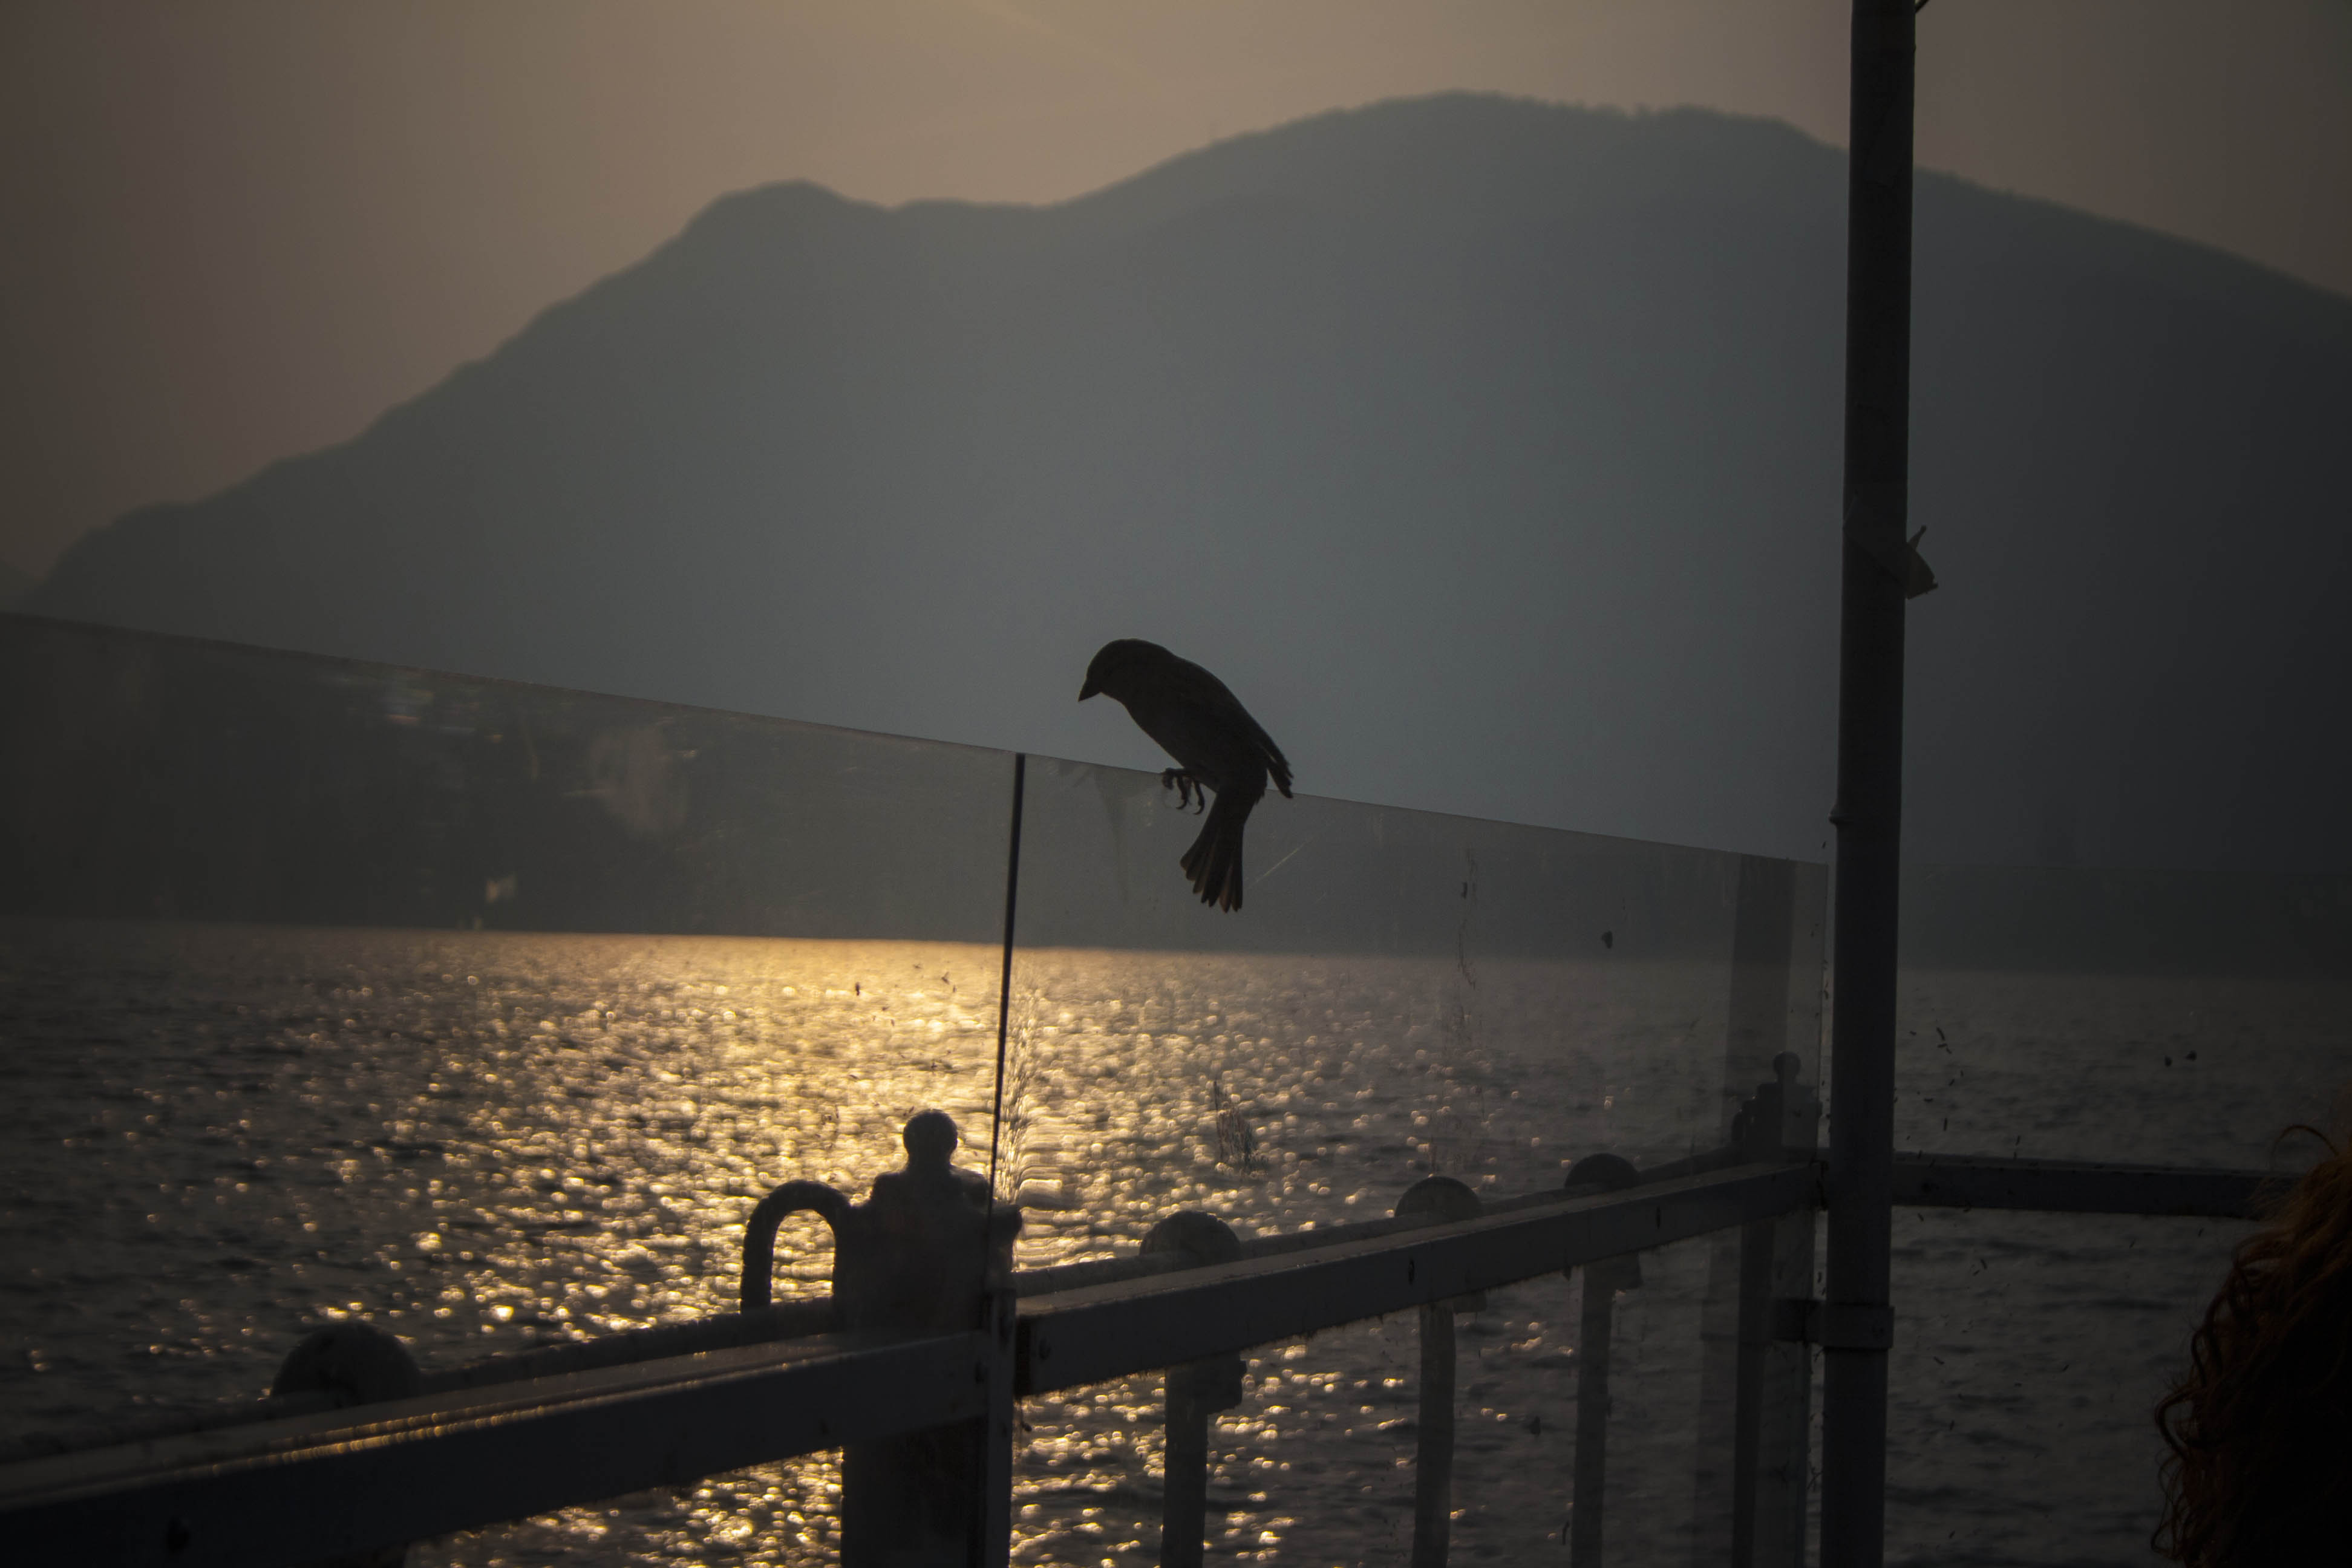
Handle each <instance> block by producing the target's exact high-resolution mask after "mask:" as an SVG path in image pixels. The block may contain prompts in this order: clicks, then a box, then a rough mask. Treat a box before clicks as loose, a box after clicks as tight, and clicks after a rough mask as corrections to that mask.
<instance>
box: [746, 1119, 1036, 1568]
mask: <svg viewBox="0 0 2352 1568" xmlns="http://www.w3.org/2000/svg"><path fill="white" fill-rule="evenodd" d="M905 1142H906V1146H907V1163H906V1166H905V1167H904V1168H903V1169H901V1170H897V1171H887V1172H885V1173H882V1174H881V1175H879V1176H877V1177H875V1178H874V1192H873V1194H872V1195H871V1196H870V1197H868V1198H867V1199H866V1202H865V1203H863V1204H853V1203H851V1202H850V1201H849V1200H848V1198H847V1197H845V1196H844V1195H843V1194H841V1193H840V1192H839V1191H838V1190H836V1189H835V1188H833V1187H830V1186H827V1185H826V1184H824V1183H822V1182H786V1183H785V1184H782V1186H780V1187H778V1188H776V1189H775V1191H773V1192H772V1193H770V1194H768V1195H767V1197H766V1198H764V1199H762V1200H761V1203H760V1205H759V1206H758V1207H757V1208H755V1209H754V1210H753V1211H752V1214H751V1222H750V1223H749V1224H748V1225H747V1226H746V1227H745V1231H744V1237H743V1259H744V1275H743V1281H742V1289H741V1298H740V1299H741V1301H742V1303H743V1306H744V1309H745V1310H752V1309H755V1308H758V1307H762V1306H765V1305H767V1301H768V1296H769V1293H770V1292H769V1283H768V1276H769V1272H770V1269H771V1268H772V1264H773V1259H774V1247H775V1234H776V1226H777V1225H778V1223H779V1222H780V1221H782V1218H783V1217H784V1215H788V1214H793V1213H796V1212H800V1211H808V1212H811V1213H814V1214H817V1215H821V1216H822V1217H823V1218H824V1220H825V1221H826V1222H827V1224H829V1225H830V1226H832V1227H833V1294H834V1300H835V1301H836V1302H837V1303H838V1304H839V1306H840V1309H841V1319H842V1326H843V1327H844V1328H845V1329H853V1330H878V1331H886V1332H890V1333H900V1334H925V1333H932V1334H939V1333H952V1332H956V1331H962V1330H970V1329H983V1330H986V1331H989V1332H990V1334H991V1343H992V1345H997V1346H999V1347H1000V1349H1001V1351H1002V1353H1001V1354H999V1355H998V1356H996V1357H995V1358H994V1359H995V1360H996V1361H998V1362H1001V1363H1003V1365H1002V1366H1000V1367H999V1368H998V1373H999V1375H998V1376H997V1377H995V1378H993V1379H992V1394H993V1395H994V1397H992V1399H991V1401H990V1405H991V1415H990V1416H988V1417H986V1418H983V1419H982V1420H977V1421H963V1422H958V1423H956V1424H954V1425H952V1426H936V1427H932V1428H930V1429H929V1430H928V1431H923V1432H913V1433H908V1434H906V1435H904V1436H896V1437H886V1438H881V1439H877V1440H876V1441H873V1442H868V1443H851V1444H846V1445H845V1446H844V1447H843V1448H842V1451H841V1561H842V1563H843V1568H885V1565H887V1568H968V1565H969V1564H970V1563H974V1562H983V1563H984V1562H989V1561H997V1562H1002V1561H1003V1554H1004V1541H1003V1536H1004V1533H1005V1532H1006V1531H1008V1530H1009V1528H1010V1517H1011V1516H1010V1513H1009V1511H1008V1505H1009V1500H1010V1484H1011V1472H1010V1467H1011V1447H1010V1445H1011V1441H1012V1416H1011V1410H1010V1400H1011V1386H1012V1385H1011V1382H1010V1366H1011V1363H1010V1359H1009V1358H1010V1355H1011V1342H1012V1336H1011V1331H1010V1323H1011V1321H1012V1310H1011V1301H1010V1290H1009V1289H1007V1287H1006V1283H1005V1282H1006V1280H1007V1279H1009V1277H1010V1275H1011V1273H1012V1268H1013V1237H1015V1236H1016V1235H1017V1234H1018V1233H1019V1232H1020V1229H1021V1211H1020V1210H1019V1209H1017V1208H1014V1207H1013V1206H1012V1205H1007V1204H992V1203H991V1201H990V1197H989V1191H988V1183H987V1180H986V1178H984V1177H982V1176H981V1175H980V1174H979V1173H976V1172H972V1171H966V1170H961V1169H959V1168H957V1167H956V1166H955V1165H954V1164H953V1163H951V1162H952V1159H953V1156H954V1154H955V1149H956V1142H957V1134H956V1125H955V1122H954V1121H951V1120H950V1118H949V1117H948V1115H947V1113H946V1112H945V1111H940V1110H926V1111H922V1112H920V1113H919V1114H918V1115H916V1116H915V1117H913V1118H912V1119H910V1120H909V1121H908V1123H907V1128H906V1133H905ZM1000 1404H1002V1405H1005V1406H1006V1408H1005V1409H1003V1410H1002V1411H999V1410H997V1409H996V1408H995V1406H996V1405H1000ZM1000 1448H1001V1449H1003V1452H1002V1453H1000V1452H999V1451H998V1450H999V1449H1000ZM998 1490H1003V1492H1004V1495H1003V1496H992V1495H991V1494H992V1492H995V1491H998Z"/></svg>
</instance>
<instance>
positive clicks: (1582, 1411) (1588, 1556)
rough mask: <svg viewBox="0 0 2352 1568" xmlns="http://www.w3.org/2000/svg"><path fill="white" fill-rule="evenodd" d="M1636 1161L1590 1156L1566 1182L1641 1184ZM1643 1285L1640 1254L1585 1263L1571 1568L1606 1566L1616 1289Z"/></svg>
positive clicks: (1610, 1186)
mask: <svg viewBox="0 0 2352 1568" xmlns="http://www.w3.org/2000/svg"><path fill="white" fill-rule="evenodd" d="M1641 1181H1642V1175H1641V1173H1640V1172H1638V1171H1636V1170H1635V1169H1634V1168H1633V1162H1631V1161H1629V1160H1626V1159H1624V1158H1622V1156H1619V1155H1616V1154H1587V1155H1586V1156H1584V1158H1583V1159H1581V1160H1579V1161H1578V1162H1577V1163H1575V1164H1573V1165H1570V1167H1569V1168H1568V1180H1567V1181H1566V1182H1565V1183H1564V1184H1563V1185H1565V1186H1567V1187H1569V1188H1570V1189H1571V1190H1572V1189H1575V1188H1578V1187H1590V1188H1596V1189H1598V1190H1600V1191H1602V1192H1622V1191H1624V1190H1625V1189H1626V1188H1627V1187H1632V1186H1638V1185H1640V1184H1641ZM1641 1283H1642V1259H1641V1258H1640V1257H1639V1256H1638V1255H1635V1254H1630V1253H1629V1254H1627V1255H1626V1256H1624V1257H1622V1258H1599V1259H1597V1260H1595V1261H1593V1262H1591V1263H1588V1264H1586V1265H1585V1266H1584V1308H1583V1311H1582V1313H1581V1321H1580V1322H1579V1323H1578V1325H1577V1334H1576V1480H1575V1490H1574V1493H1573V1494H1572V1500H1571V1501H1570V1505H1569V1507H1570V1512H1569V1520H1568V1530H1569V1533H1568V1562H1569V1568H1601V1515H1602V1498H1603V1496H1604V1495H1605V1493H1606V1492H1607V1489H1608V1483H1609V1341H1610V1336H1611V1331H1612V1328H1613V1327H1614V1322H1615V1316H1616V1307H1617V1292H1618V1291H1620V1290H1631V1289H1634V1288H1635V1287H1637V1286H1639V1285H1640V1284H1641Z"/></svg>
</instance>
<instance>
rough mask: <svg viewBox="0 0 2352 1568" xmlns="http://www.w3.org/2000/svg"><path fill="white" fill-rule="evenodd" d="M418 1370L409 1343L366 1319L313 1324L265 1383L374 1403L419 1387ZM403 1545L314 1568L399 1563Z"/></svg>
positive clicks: (280, 1393) (278, 1393) (384, 1567)
mask: <svg viewBox="0 0 2352 1568" xmlns="http://www.w3.org/2000/svg"><path fill="white" fill-rule="evenodd" d="M421 1377H422V1374H421V1373H419V1372H418V1370H417V1366H416V1361H415V1357H413V1356H411V1355H410V1354H409V1353H408V1347H407V1346H406V1345H404V1344H402V1343H401V1342H400V1341H398V1340H397V1339H395V1338H394V1337H393V1336H392V1335H390V1334H388V1333H386V1332H384V1331H383V1330H382V1329H379V1328H375V1327H373V1326H371V1325H369V1324H367V1323H331V1324H329V1325H328V1326H327V1327H325V1328H323V1329H314V1330H312V1331H310V1333H308V1334H306V1335H304V1336H303V1338H302V1342H301V1343H299V1344H298V1345H296V1346H295V1347H294V1348H293V1349H292V1350H291V1351H289V1352H287V1354H286V1359H285V1361H284V1362H282V1363H279V1365H278V1376H277V1378H276V1380H275V1381H273V1382H272V1383H271V1384H270V1385H269V1394H270V1397H271V1398H273V1399H282V1398H284V1397H286V1396H287V1395H289V1394H331V1395H332V1396H333V1398H334V1401H335V1403H336V1404H337V1405H376V1404H381V1403H382V1402H383V1401H384V1400H387V1399H404V1398H406V1397H408V1396H409V1395H410V1394H415V1393H416V1392H417V1388H418V1385H419V1383H420V1381H421ZM407 1561H408V1548H407V1547H406V1546H387V1547H383V1548H382V1549H381V1550H378V1551H374V1552H354V1553H352V1555H350V1556H348V1557H334V1558H330V1559H328V1560H326V1561H325V1562H322V1563H317V1564H316V1565H315V1568H402V1564H404V1563H406V1562H407Z"/></svg>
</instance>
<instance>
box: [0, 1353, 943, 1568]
mask: <svg viewBox="0 0 2352 1568" xmlns="http://www.w3.org/2000/svg"><path fill="white" fill-rule="evenodd" d="M987 1360H988V1345H987V1341H986V1339H985V1338H984V1337H983V1336H982V1335H981V1334H979V1333H977V1332H973V1333H959V1334H948V1335H942V1336H940V1337H938V1338H932V1339H921V1340H914V1341H906V1342H898V1343H892V1344H869V1343H861V1342H857V1341H856V1340H855V1339H853V1338H851V1337H849V1336H830V1335H829V1336H823V1337H819V1338H815V1339H803V1340H791V1341H778V1342H772V1343H767V1344H758V1345H747V1346H742V1347H739V1348H737V1349H733V1350H723V1351H708V1352H700V1353H698V1354H694V1355H686V1356H667V1357H664V1358H662V1359H660V1360H656V1361H649V1362H640V1363H636V1364H635V1365H632V1366H623V1367H607V1368H602V1369H599V1370H596V1371H593V1372H579V1373H564V1374H562V1375H559V1376H554V1377H544V1378H532V1379H528V1380H525V1381H523V1382H520V1383H509V1384H499V1385H498V1386H496V1387H493V1388H488V1389H478V1390H472V1391H467V1392H466V1393H463V1394H456V1395H452V1394H431V1395H425V1396H422V1397H418V1398H414V1399H403V1400H395V1401H391V1402H387V1403H385V1404H382V1405H367V1406H364V1407H362V1408H360V1409H354V1410H341V1411H337V1412H334V1413H333V1414H331V1415H307V1416H297V1417H293V1418H290V1419H285V1420H278V1421H267V1422H260V1423H256V1424H254V1425H250V1426H240V1427H236V1428H234V1429H230V1430H226V1431H214V1432H200V1433H194V1434H190V1435H188V1436H179V1437H172V1438H165V1439H163V1440H160V1441H156V1442H152V1443H139V1444H131V1445H126V1446H123V1447H113V1448H102V1449H98V1450H95V1451H92V1452H88V1453H80V1454H67V1455H58V1456H57V1457H54V1458H45V1459H28V1460H25V1461H22V1462H20V1463H18V1464H15V1465H11V1466H8V1467H6V1468H5V1470H0V1540H5V1542H7V1557H8V1560H9V1561H11V1562H19V1563H169V1564H172V1565H173V1568H209V1565H215V1564H217V1565H219V1568H240V1565H241V1568H269V1565H271V1564H283V1565H287V1568H293V1565H298V1564H302V1563H319V1562H322V1561H328V1560H331V1559H335V1558H340V1557H346V1556H351V1555H354V1554H357V1553H361V1552H372V1551H375V1550H378V1549H381V1548H385V1547H393V1546H398V1545H400V1544H401V1543H403V1542H408V1541H413V1540H415V1539H418V1538H420V1537H424V1536H430V1535H439V1534H443V1533H446V1531H453V1530H464V1529H469V1528H472V1527H475V1526H478V1525H484V1524H491V1523H495V1522H497V1521H501V1520H509V1519H521V1518H527V1517H529V1516H530V1515H531V1514H535V1513H543V1512H545V1511H547V1510H550V1509H555V1508H563V1507H567V1506H570V1505H572V1504H577V1503H588V1502H594V1501H597V1500H601V1499H604V1498H610V1497H615V1496H618V1495H620V1494H622V1493H625V1492H631V1491H636V1490H639V1489H643V1488H646V1487H652V1486H667V1485H677V1484H681V1483H684V1482H688V1481H692V1480H695V1479H698V1478H700V1477H703V1476H708V1475H714V1474H717V1473H718V1472H719V1471H722V1470H731V1469H738V1468H741V1467H743V1466H745V1465H752V1464H759V1463H761V1462H763V1461H766V1460H772V1459H781V1458H790V1457H791V1456H793V1455H794V1454H803V1453H807V1452H809V1451H811V1450H813V1449H817V1448H827V1447H835V1446H838V1445H839V1444H842V1443H844V1442H857V1441H862V1440H864V1439H866V1438H870V1437H877V1436H887V1435H889V1434H891V1433H896V1432H907V1431H915V1430H919V1429H921V1428H923V1427H926V1426H940V1425H943V1424H945V1423H948V1422H951V1421H961V1420H969V1419H971V1418H973V1417H975V1416H978V1415H981V1414H982V1412H983V1410H984V1408H985V1405H986V1395H987V1381H986V1373H987Z"/></svg>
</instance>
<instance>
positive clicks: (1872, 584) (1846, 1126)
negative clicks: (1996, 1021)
mask: <svg viewBox="0 0 2352 1568" xmlns="http://www.w3.org/2000/svg"><path fill="white" fill-rule="evenodd" d="M1915 39H1916V26H1915V21H1914V3H1913V0H1854V6H1853V58H1852V62H1851V63H1852V78H1851V82H1852V86H1851V102H1850V106H1849V107H1850V115H1851V122H1850V134H1849V141H1850V153H1849V156H1848V160H1847V180H1846V201H1847V219H1846V360H1845V484H1844V490H1845V494H1844V535H1845V547H1844V561H1843V597H1842V604H1841V618H1840V647H1839V667H1838V797H1837V807H1836V809H1835V810H1834V811H1833V812H1832V821H1834V822H1835V823H1836V825H1837V931H1836V950H1835V951H1836V960H1835V969H1834V974H1835V984H1836V987H1837V993H1836V1000H1835V1009H1836V1010H1835V1023H1834V1026H1833V1030H1832V1037H1831V1039H1832V1044H1831V1070H1832V1074H1833V1075H1834V1077H1833V1080H1832V1105H1831V1115H1830V1176H1829V1273H1828V1290H1827V1299H1826V1300H1825V1301H1824V1303H1823V1307H1824V1310H1822V1313H1821V1315H1820V1321H1821V1323H1822V1325H1823V1329H1824V1331H1823V1333H1822V1349H1823V1352H1824V1360H1823V1372H1822V1565H1823V1568H1878V1564H1879V1563H1880V1562H1881V1561H1882V1557H1883V1553H1884V1547H1885V1540H1884V1536H1885V1511H1886V1499H1885V1482H1886V1351H1885V1341H1886V1337H1887V1323H1888V1319H1887V1312H1888V1305H1887V1301H1888V1292H1887V1276H1888V1251H1889V1246H1890V1240H1889V1221H1890V1215H1891V1208H1892V1199H1893V1181H1894V1095H1895V901H1896V894H1897V891H1898V889H1899V866H1898V859H1897V857H1898V854H1899V851H1900V847H1901V838H1902V822H1903V606H1904V600H1905V598H1906V595H1907V594H1908V593H1916V592H1920V591H1923V590H1924V588H1925V587H1926V586H1928V585H1931V584H1932V581H1933V580H1932V578H1929V577H1927V572H1926V568H1925V567H1924V566H1922V565H1919V564H1917V563H1916V555H1915V554H1914V552H1913V551H1912V549H1911V547H1910V545H1909V544H1908V543H1906V541H1905V538H1904V533H1905V527H1906V522H1907V521H1908V516H1909V507H1908V502H1909V465H1910V446H1909V438H1910V417H1911V412H1910V359H1911V156H1912V153H1911V123H1912V82H1913V69H1912V67H1913V50H1914V47H1915Z"/></svg>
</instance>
